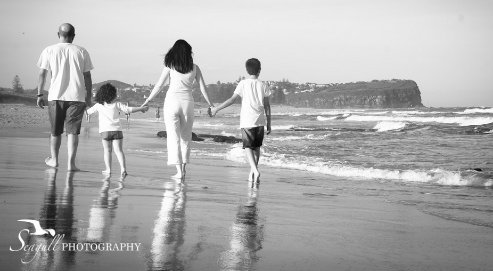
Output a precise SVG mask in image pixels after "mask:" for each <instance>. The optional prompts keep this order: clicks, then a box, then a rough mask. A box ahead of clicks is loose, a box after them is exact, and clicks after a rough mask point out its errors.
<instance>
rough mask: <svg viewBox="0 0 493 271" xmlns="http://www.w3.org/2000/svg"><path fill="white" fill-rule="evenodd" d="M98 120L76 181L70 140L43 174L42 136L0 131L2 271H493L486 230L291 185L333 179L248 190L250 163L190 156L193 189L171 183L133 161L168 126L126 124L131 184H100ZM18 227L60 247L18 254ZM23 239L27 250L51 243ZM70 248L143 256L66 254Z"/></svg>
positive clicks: (265, 175) (160, 164)
mask: <svg viewBox="0 0 493 271" xmlns="http://www.w3.org/2000/svg"><path fill="white" fill-rule="evenodd" d="M150 111H152V110H150ZM148 114H149V112H148ZM150 114H153V113H150ZM96 120H97V118H95V119H94V120H93V122H91V123H90V124H88V123H84V124H83V130H82V133H81V135H80V143H79V151H78V154H77V165H78V167H79V168H81V169H82V170H83V171H81V172H75V173H71V172H67V170H66V166H67V165H66V156H67V154H66V138H65V137H64V138H63V139H62V146H61V150H60V153H61V158H60V161H61V162H60V167H59V169H58V170H55V169H50V168H49V167H47V166H46V165H44V163H43V161H44V159H45V157H46V156H47V155H48V153H49V148H48V143H49V141H48V136H49V132H48V130H49V129H47V127H46V126H44V125H41V124H39V125H24V126H22V127H16V128H15V129H13V130H9V131H5V130H3V129H2V132H0V153H1V156H0V171H1V174H0V175H1V176H0V211H1V214H2V219H1V221H0V225H1V229H2V231H1V233H0V240H1V241H0V266H2V268H1V269H2V270H101V269H104V270H491V260H490V258H491V255H492V253H493V234H492V233H493V231H492V229H491V228H487V227H480V226H473V225H469V224H465V223H460V222H454V221H448V220H444V219H441V218H438V217H434V216H430V215H427V214H424V213H422V212H420V211H419V210H417V209H416V208H414V207H413V206H405V205H399V204H394V203H389V202H386V201H384V200H382V198H377V197H365V196H358V195H352V194H350V193H346V192H344V191H342V190H330V189H325V190H324V189H322V188H320V187H312V186H305V185H296V184H294V183H291V182H290V180H292V179H305V180H307V181H308V180H312V179H320V178H324V179H327V181H328V182H330V181H331V180H330V177H328V176H324V175H317V174H308V173H305V172H299V171H290V170H284V169H283V170H279V169H274V168H268V167H262V168H261V172H262V176H261V183H260V185H259V186H258V187H257V186H254V187H252V186H251V185H250V184H249V183H248V182H247V181H246V175H247V174H246V173H247V172H248V167H247V165H246V164H240V163H234V162H230V161H226V160H223V159H221V158H215V159H214V158H211V157H197V156H194V157H192V164H190V165H189V166H188V167H187V178H186V180H185V181H184V182H181V181H177V180H173V179H171V178H169V176H170V175H172V174H174V168H173V167H168V166H166V162H165V161H166V160H165V157H163V156H164V155H162V154H152V153H145V152H137V151H134V150H136V149H139V148H146V149H152V148H153V147H160V148H162V147H163V145H165V140H163V139H158V138H156V136H155V134H156V132H157V131H158V130H164V125H163V124H159V125H161V128H162V129H158V128H156V125H158V124H154V123H151V122H131V125H130V126H129V127H128V129H126V130H124V137H125V139H124V142H125V143H124V148H125V150H126V158H127V166H128V172H129V176H127V177H126V178H125V179H120V178H118V174H113V176H111V177H110V178H105V176H104V175H102V174H101V170H102V169H103V156H102V148H101V143H100V139H99V135H98V134H97V126H96V125H97V123H96V122H97V121H96ZM200 146H201V145H199V144H194V147H196V148H199V147H200ZM118 168H119V167H118V163H117V160H116V157H114V158H113V170H114V173H118ZM115 170H116V171H115ZM334 181H336V180H334ZM302 183H303V182H302ZM20 219H32V220H38V221H40V224H41V227H42V228H44V229H54V230H55V231H56V234H57V235H63V239H61V240H59V243H58V246H55V249H53V250H49V251H44V252H43V251H40V252H38V253H35V252H29V251H28V252H26V251H22V250H20V251H10V249H13V250H19V249H20V248H21V245H22V244H21V242H20V240H19V239H18V238H19V237H18V235H19V232H20V231H21V230H23V229H29V230H30V232H33V231H34V228H33V226H31V225H30V224H29V223H26V222H19V221H18V220H20ZM21 236H22V239H23V240H24V241H25V242H26V246H25V247H24V248H26V247H28V246H31V247H37V246H39V245H43V244H44V245H45V246H47V247H48V246H49V244H50V243H51V242H52V241H53V240H54V239H55V238H54V237H52V236H50V235H39V236H37V235H28V234H27V233H26V232H23V233H22V234H21ZM70 243H72V244H89V245H90V244H95V245H94V246H96V245H98V244H112V245H114V244H121V243H125V244H136V245H137V244H138V245H139V247H138V251H136V250H135V249H134V251H106V250H105V251H100V250H95V251H92V250H91V249H89V250H81V251H68V250H62V249H61V248H62V246H63V244H67V245H68V244H70ZM33 245H34V246H33ZM133 248H135V247H133ZM21 260H23V261H30V262H29V263H26V264H23V263H21Z"/></svg>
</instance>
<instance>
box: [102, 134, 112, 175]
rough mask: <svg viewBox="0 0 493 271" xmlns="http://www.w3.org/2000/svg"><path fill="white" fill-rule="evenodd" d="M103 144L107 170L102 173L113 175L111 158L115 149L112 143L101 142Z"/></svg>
mask: <svg viewBox="0 0 493 271" xmlns="http://www.w3.org/2000/svg"><path fill="white" fill-rule="evenodd" d="M101 141H102V142H103V149H104V151H103V152H104V164H105V166H106V169H105V170H103V171H102V173H103V174H111V156H112V152H113V147H112V144H111V141H108V140H101Z"/></svg>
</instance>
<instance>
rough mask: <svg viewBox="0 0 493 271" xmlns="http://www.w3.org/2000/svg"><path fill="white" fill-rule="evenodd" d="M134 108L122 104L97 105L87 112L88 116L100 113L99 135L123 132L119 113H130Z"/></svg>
mask: <svg viewBox="0 0 493 271" xmlns="http://www.w3.org/2000/svg"><path fill="white" fill-rule="evenodd" d="M131 109H132V107H128V106H126V105H123V104H121V103H110V104H107V103H104V105H103V104H100V103H97V104H95V105H94V106H92V107H91V108H89V109H88V110H87V114H89V115H91V114H94V113H96V112H99V133H102V132H108V131H121V129H122V128H121V125H120V115H119V114H118V112H119V111H123V112H124V113H125V114H127V113H130V110H131Z"/></svg>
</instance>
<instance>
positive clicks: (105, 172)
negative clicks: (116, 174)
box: [101, 169, 111, 175]
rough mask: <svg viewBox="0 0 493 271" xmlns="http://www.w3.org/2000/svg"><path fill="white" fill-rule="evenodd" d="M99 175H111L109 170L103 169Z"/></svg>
mask: <svg viewBox="0 0 493 271" xmlns="http://www.w3.org/2000/svg"><path fill="white" fill-rule="evenodd" d="M101 173H103V174H105V175H110V174H111V169H105V170H103V171H101Z"/></svg>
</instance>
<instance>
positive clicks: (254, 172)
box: [245, 148, 260, 182]
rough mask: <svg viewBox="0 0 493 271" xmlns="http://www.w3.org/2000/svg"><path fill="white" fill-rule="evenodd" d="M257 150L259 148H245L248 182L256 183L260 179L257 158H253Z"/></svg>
mask: <svg viewBox="0 0 493 271" xmlns="http://www.w3.org/2000/svg"><path fill="white" fill-rule="evenodd" d="M257 149H259V148H255V149H253V150H252V149H250V148H245V154H246V157H247V161H248V163H249V164H250V174H249V175H248V180H249V181H254V182H258V180H259V178H260V172H259V171H258V169H257V163H258V158H256V157H255V154H256V153H257Z"/></svg>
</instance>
